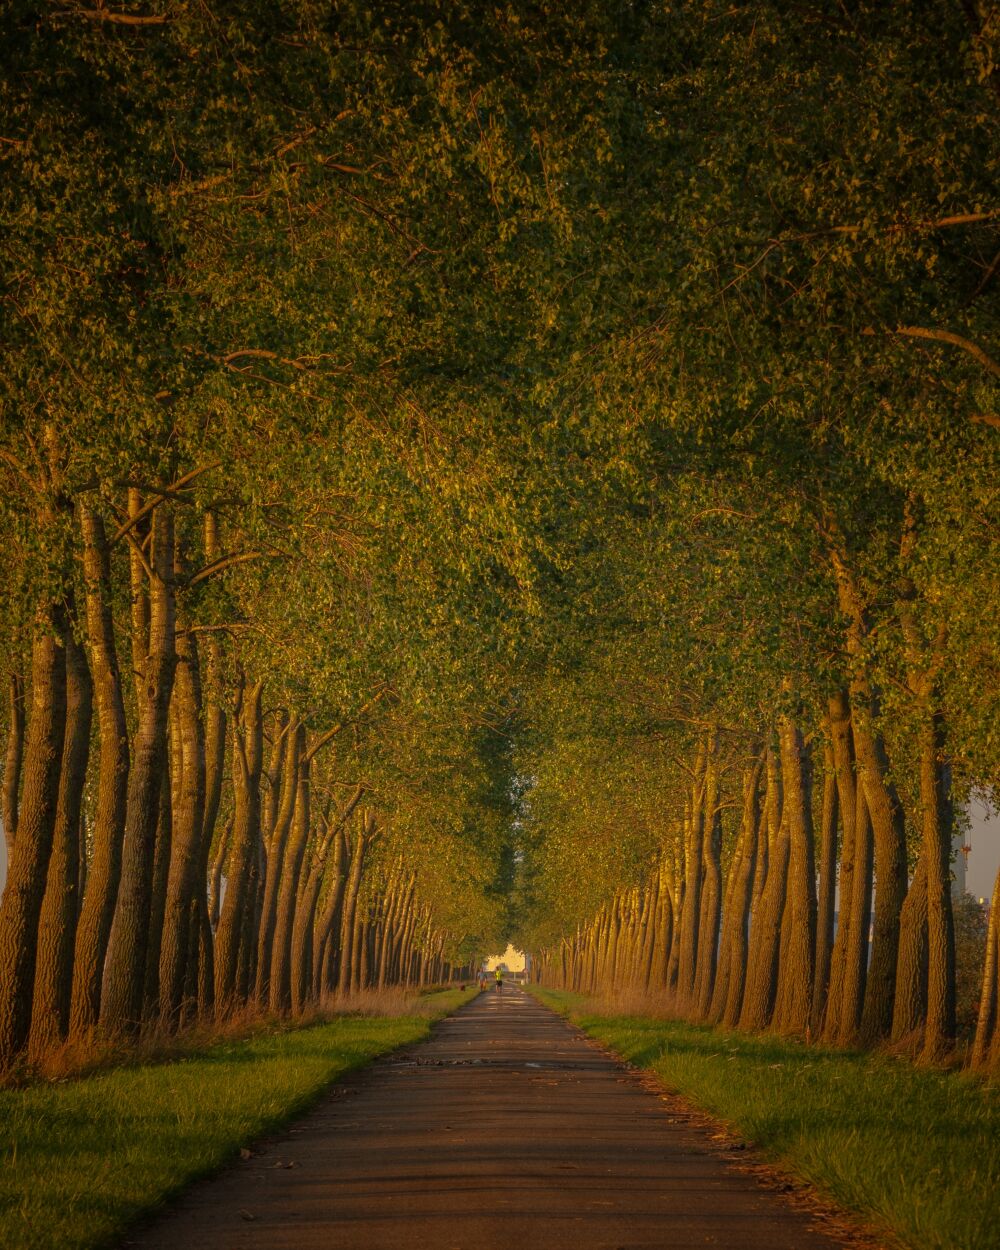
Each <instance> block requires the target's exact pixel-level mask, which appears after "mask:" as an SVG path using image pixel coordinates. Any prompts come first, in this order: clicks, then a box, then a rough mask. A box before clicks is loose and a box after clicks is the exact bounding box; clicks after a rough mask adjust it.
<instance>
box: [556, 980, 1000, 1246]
mask: <svg viewBox="0 0 1000 1250" xmlns="http://www.w3.org/2000/svg"><path fill="white" fill-rule="evenodd" d="M534 992H535V993H537V994H538V996H539V998H541V1000H542V1001H543V1002H545V1003H547V1004H548V1005H549V1006H551V1007H554V1008H555V1009H556V1010H558V1011H561V1012H562V1013H563V1014H567V1015H570V1016H571V1017H572V1019H573V1021H574V1022H575V1023H576V1024H578V1025H579V1026H580V1027H581V1028H583V1029H584V1030H585V1031H586V1032H587V1033H589V1034H590V1035H591V1036H592V1037H594V1038H596V1039H597V1040H599V1041H601V1042H602V1043H604V1044H605V1045H607V1046H609V1047H611V1048H612V1049H613V1050H615V1051H616V1052H617V1053H618V1054H620V1055H621V1056H622V1057H623V1058H625V1059H627V1060H629V1062H631V1063H634V1064H636V1065H637V1066H639V1067H643V1068H649V1069H651V1070H652V1071H654V1072H655V1073H656V1074H657V1075H658V1076H659V1077H660V1078H661V1079H662V1080H663V1082H664V1083H665V1084H666V1085H667V1086H668V1087H669V1088H671V1089H675V1090H677V1091H679V1092H680V1093H682V1094H685V1095H687V1096H689V1097H690V1098H691V1099H692V1101H694V1102H695V1103H697V1104H698V1105H699V1106H701V1107H703V1108H705V1109H706V1110H707V1111H710V1112H712V1113H713V1114H714V1115H717V1116H719V1117H720V1118H721V1119H723V1120H725V1121H727V1122H728V1123H729V1124H731V1125H733V1126H734V1127H735V1128H736V1129H737V1130H738V1131H739V1132H740V1133H741V1134H742V1135H743V1136H744V1137H746V1138H747V1140H749V1141H751V1142H753V1143H754V1144H756V1145H757V1146H759V1147H760V1148H761V1149H762V1151H763V1152H764V1153H765V1154H766V1155H767V1157H769V1158H771V1159H773V1160H778V1161H780V1162H781V1163H782V1164H784V1165H785V1166H787V1167H788V1168H789V1169H790V1170H791V1171H793V1172H795V1173H796V1174H798V1175H799V1176H802V1177H804V1178H805V1179H807V1180H809V1181H812V1182H813V1183H814V1184H816V1185H817V1186H819V1187H820V1188H821V1189H822V1190H824V1191H825V1192H826V1193H827V1194H829V1195H830V1196H832V1197H833V1198H835V1199H836V1200H837V1201H838V1202H840V1203H842V1204H843V1205H844V1206H846V1207H849V1208H851V1209H853V1210H854V1211H856V1212H859V1213H860V1214H861V1215H863V1216H864V1217H866V1218H867V1219H869V1220H870V1221H872V1222H873V1223H875V1224H878V1225H881V1226H883V1227H884V1228H887V1229H890V1230H892V1231H893V1232H894V1233H895V1234H896V1235H897V1236H898V1237H899V1238H900V1239H901V1240H902V1241H903V1242H904V1243H905V1244H907V1245H910V1246H913V1247H920V1250H925V1248H926V1250H945V1248H947V1250H958V1248H960V1250H996V1247H997V1246H1000V1096H998V1094H997V1091H996V1090H995V1089H989V1088H987V1087H984V1086H983V1085H981V1084H980V1083H978V1082H977V1081H976V1080H974V1079H973V1078H971V1077H969V1076H967V1075H964V1074H962V1073H958V1072H942V1071H937V1070H933V1069H926V1068H916V1067H914V1066H913V1065H912V1064H910V1063H908V1062H905V1061H902V1060H898V1059H890V1058H887V1057H885V1056H881V1055H872V1054H858V1053H845V1052H843V1051H835V1050H824V1049H821V1048H818V1047H815V1046H805V1045H803V1044H801V1043H798V1042H793V1041H788V1040H786V1039H783V1038H777V1037H772V1036H767V1035H764V1036H747V1035H745V1034H741V1033H725V1032H721V1031H719V1030H716V1029H711V1028H708V1027H705V1026H697V1025H690V1024H684V1023H681V1022H678V1021H672V1020H663V1019H651V1018H649V1017H644V1016H635V1015H630V1016H623V1015H609V1014H597V1013H595V1011H594V1010H593V1008H592V1007H590V1006H589V1005H588V1003H587V1000H586V999H585V998H583V997H581V996H580V995H578V994H568V993H563V992H558V991H545V990H538V989H537V988H535V991H534Z"/></svg>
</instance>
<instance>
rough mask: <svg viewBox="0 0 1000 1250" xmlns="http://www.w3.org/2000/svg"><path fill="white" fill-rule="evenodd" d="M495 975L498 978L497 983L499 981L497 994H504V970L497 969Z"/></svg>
mask: <svg viewBox="0 0 1000 1250" xmlns="http://www.w3.org/2000/svg"><path fill="white" fill-rule="evenodd" d="M493 975H494V976H495V977H496V981H497V993H498V994H502V993H503V970H502V969H501V968H497V970H496V972H495V973H494V974H493Z"/></svg>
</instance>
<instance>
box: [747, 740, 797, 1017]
mask: <svg viewBox="0 0 1000 1250" xmlns="http://www.w3.org/2000/svg"><path fill="white" fill-rule="evenodd" d="M766 768H767V798H766V811H767V820H768V846H769V852H768V867H767V879H766V881H765V882H764V889H763V890H762V892H761V896H760V899H759V901H758V904H757V907H756V909H755V911H754V912H753V914H752V916H751V918H750V960H749V965H748V967H747V980H746V988H745V990H744V994H743V1006H742V1009H741V1012H740V1027H741V1028H744V1029H763V1028H766V1027H767V1025H768V1024H769V1023H770V1020H771V1015H772V1013H773V1011H774V1003H775V997H776V994H777V987H778V956H779V951H780V943H781V922H782V917H783V914H784V910H785V895H786V891H787V884H788V860H789V855H790V851H791V842H790V838H789V832H788V820H787V815H786V813H785V812H784V810H783V809H784V805H783V803H782V801H781V784H780V780H779V773H778V760H777V758H776V756H775V752H774V750H773V748H771V747H769V748H768V751H767V763H766Z"/></svg>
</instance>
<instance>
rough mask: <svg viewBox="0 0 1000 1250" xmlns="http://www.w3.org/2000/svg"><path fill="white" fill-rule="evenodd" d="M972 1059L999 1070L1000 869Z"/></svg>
mask: <svg viewBox="0 0 1000 1250" xmlns="http://www.w3.org/2000/svg"><path fill="white" fill-rule="evenodd" d="M972 1062H973V1065H974V1066H975V1067H977V1068H992V1069H993V1071H995V1072H1000V870H998V871H997V875H996V881H995V882H994V884H993V897H992V899H991V900H990V919H989V927H988V929H987V932H986V951H985V957H984V960H983V983H982V990H981V992H980V996H979V1016H978V1018H977V1020H976V1036H975V1040H974V1041H973V1044H972Z"/></svg>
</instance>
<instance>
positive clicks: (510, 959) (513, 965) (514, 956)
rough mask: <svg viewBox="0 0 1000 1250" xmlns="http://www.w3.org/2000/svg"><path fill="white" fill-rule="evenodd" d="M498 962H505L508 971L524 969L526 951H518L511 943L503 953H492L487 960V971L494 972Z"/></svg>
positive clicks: (521, 970)
mask: <svg viewBox="0 0 1000 1250" xmlns="http://www.w3.org/2000/svg"><path fill="white" fill-rule="evenodd" d="M497 964H503V966H504V967H505V968H506V969H507V971H508V972H523V971H524V953H523V951H516V950H515V949H514V948H513V946H511V945H510V944H509V943H508V945H507V949H506V950H505V951H504V953H503V954H502V955H490V957H489V958H488V959H487V960H486V970H487V972H493V971H494V969H495V968H496V966H497Z"/></svg>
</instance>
